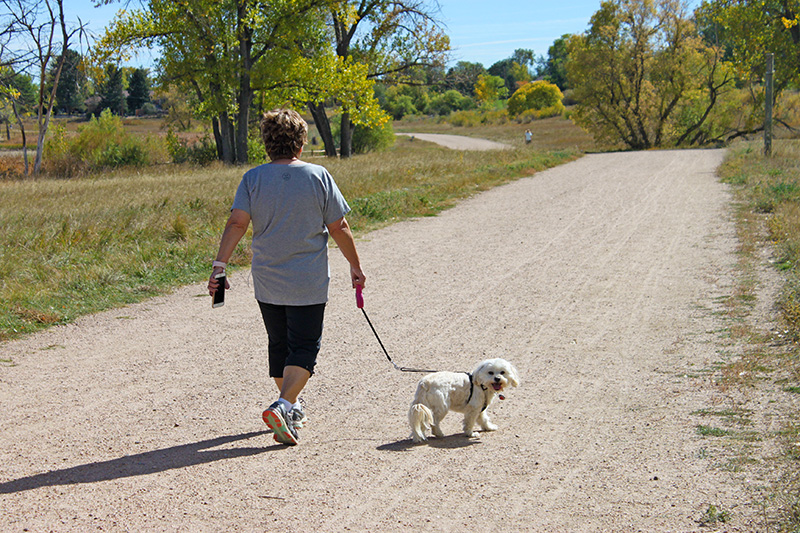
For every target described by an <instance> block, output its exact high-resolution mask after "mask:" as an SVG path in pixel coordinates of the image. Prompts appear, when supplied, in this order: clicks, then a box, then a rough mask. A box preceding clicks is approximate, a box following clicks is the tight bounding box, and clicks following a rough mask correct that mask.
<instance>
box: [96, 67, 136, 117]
mask: <svg viewBox="0 0 800 533" xmlns="http://www.w3.org/2000/svg"><path fill="white" fill-rule="evenodd" d="M122 82H123V79H122V69H120V68H118V67H117V66H116V65H113V64H111V63H109V64H108V65H106V68H105V79H104V80H103V84H102V85H101V87H100V90H99V91H98V94H99V96H100V99H101V100H100V105H99V106H97V109H95V111H94V115H95V116H98V115H100V114H101V113H102V112H103V111H104V110H106V109H108V110H109V111H111V112H112V113H114V114H115V115H120V116H122V115H125V112H126V111H127V110H128V104H127V102H126V100H125V95H124V94H123V92H122V91H123V87H122V85H123V83H122Z"/></svg>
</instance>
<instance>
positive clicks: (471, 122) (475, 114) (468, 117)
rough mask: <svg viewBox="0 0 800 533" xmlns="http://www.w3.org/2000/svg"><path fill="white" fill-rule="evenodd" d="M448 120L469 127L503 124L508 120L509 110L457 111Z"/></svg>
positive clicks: (456, 124) (453, 123) (454, 124)
mask: <svg viewBox="0 0 800 533" xmlns="http://www.w3.org/2000/svg"><path fill="white" fill-rule="evenodd" d="M446 121H447V122H449V123H450V124H452V125H453V126H459V127H468V128H470V127H473V126H480V125H481V124H500V125H502V124H506V123H507V122H508V112H507V111H506V110H505V109H495V110H485V109H484V110H469V111H456V112H454V113H451V114H450V116H449V117H447V119H446Z"/></svg>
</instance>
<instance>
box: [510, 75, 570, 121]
mask: <svg viewBox="0 0 800 533" xmlns="http://www.w3.org/2000/svg"><path fill="white" fill-rule="evenodd" d="M563 98H564V95H563V94H562V93H561V90H560V89H559V88H558V86H557V85H554V84H552V83H550V82H549V81H534V82H533V83H526V84H525V85H523V86H522V87H520V88H519V89H517V90H516V91H515V92H514V94H512V95H511V98H509V99H508V114H509V115H510V116H511V117H516V116H517V115H520V114H521V113H523V112H525V111H529V110H534V111H541V110H543V109H548V115H547V116H555V115H560V114H561V113H563V112H564V104H562V103H561V100H563Z"/></svg>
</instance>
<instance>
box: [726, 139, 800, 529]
mask: <svg viewBox="0 0 800 533" xmlns="http://www.w3.org/2000/svg"><path fill="white" fill-rule="evenodd" d="M720 174H721V176H722V177H723V179H724V180H725V181H727V182H728V183H731V184H733V185H734V186H735V189H736V192H737V198H738V209H737V211H736V223H737V230H738V238H739V243H740V248H739V269H740V273H739V276H738V279H739V281H738V285H737V287H736V288H735V290H734V292H733V296H732V297H731V298H730V300H729V302H728V303H729V309H730V311H729V317H730V318H731V319H732V326H731V328H730V329H731V334H732V335H734V334H735V335H736V336H738V338H739V339H741V340H744V341H745V343H746V344H745V349H744V352H743V354H742V355H741V357H739V358H737V359H736V360H735V361H734V362H732V363H730V364H727V365H725V366H723V367H722V368H721V369H720V370H721V380H720V382H719V384H720V387H721V390H726V389H727V388H728V387H737V388H739V389H742V388H746V389H749V388H754V387H758V386H759V384H760V383H764V382H767V383H776V384H777V385H778V389H779V390H783V391H784V394H789V395H792V394H798V393H800V344H798V342H800V277H799V276H798V272H800V271H798V264H800V141H797V140H780V141H777V142H775V143H774V145H773V156H772V157H765V156H764V155H763V153H762V147H761V143H760V142H752V143H740V144H737V145H735V146H734V147H732V148H731V150H730V154H729V157H728V158H727V160H726V161H725V163H724V164H723V166H722V167H721V169H720ZM765 234H766V238H767V239H768V240H769V241H770V242H769V243H765V242H764V239H765ZM765 244H771V245H772V247H773V248H774V249H775V250H776V251H777V254H778V259H777V261H775V262H774V268H776V269H777V270H778V271H779V272H780V273H781V274H782V279H783V291H782V296H781V298H780V302H779V304H780V309H781V319H782V322H781V324H780V325H779V328H778V330H777V331H765V330H764V328H763V327H762V326H761V325H760V324H755V323H753V322H752V321H751V320H747V317H748V315H749V313H750V311H751V309H752V305H753V302H754V300H755V297H756V290H757V273H756V269H757V268H758V266H759V263H760V262H761V261H762V259H761V256H760V255H759V252H760V250H761V249H763V247H764V245H765ZM789 403H791V402H789ZM782 415H783V416H784V417H785V420H784V423H785V427H784V429H783V430H782V431H781V432H780V433H779V435H777V437H778V438H779V439H780V440H781V441H782V443H783V449H784V452H785V453H784V455H783V456H778V457H773V458H770V459H769V461H768V463H769V464H768V465H766V466H767V467H769V468H772V469H775V470H777V471H779V472H780V476H781V483H780V485H779V486H777V487H775V492H776V494H778V496H777V497H776V498H775V500H776V502H777V504H778V506H779V507H780V509H781V511H782V513H781V514H782V516H781V519H780V520H779V521H778V522H777V523H774V524H771V526H772V527H774V528H775V530H776V531H798V530H800V512H798V509H800V464H799V463H798V462H797V459H798V457H799V456H800V452H798V449H800V445H799V444H798V443H800V419H799V418H798V415H797V413H796V412H795V411H787V412H784V413H782ZM767 437H768V438H774V437H775V436H774V435H768V436H767Z"/></svg>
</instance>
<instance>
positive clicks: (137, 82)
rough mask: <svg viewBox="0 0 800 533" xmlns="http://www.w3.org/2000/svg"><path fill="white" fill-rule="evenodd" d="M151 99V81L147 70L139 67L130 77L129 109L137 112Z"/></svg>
mask: <svg viewBox="0 0 800 533" xmlns="http://www.w3.org/2000/svg"><path fill="white" fill-rule="evenodd" d="M149 101H150V82H149V81H148V80H147V70H145V69H143V68H137V69H135V70H134V71H133V72H132V73H131V76H130V78H129V79H128V99H127V103H128V111H129V112H136V111H138V110H140V109H141V108H142V106H143V105H144V104H146V103H147V102H149Z"/></svg>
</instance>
